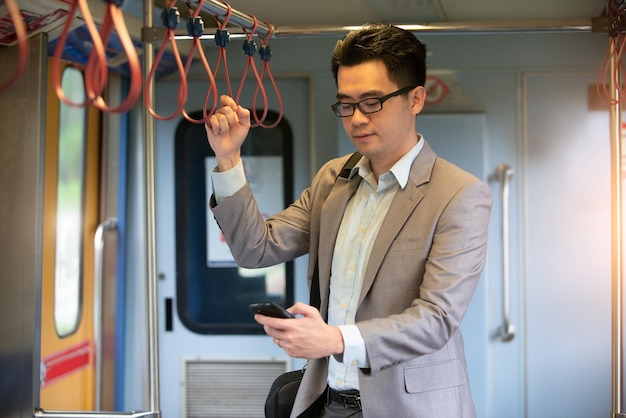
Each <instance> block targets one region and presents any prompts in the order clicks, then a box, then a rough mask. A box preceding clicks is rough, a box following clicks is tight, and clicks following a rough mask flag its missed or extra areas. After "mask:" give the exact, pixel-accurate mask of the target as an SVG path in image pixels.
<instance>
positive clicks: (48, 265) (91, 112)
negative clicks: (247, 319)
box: [40, 67, 116, 411]
mask: <svg viewBox="0 0 626 418" xmlns="http://www.w3.org/2000/svg"><path fill="white" fill-rule="evenodd" d="M48 73H49V74H50V71H48ZM61 87H62V89H63V92H64V94H65V96H66V97H67V98H68V99H69V100H70V101H72V102H73V103H82V102H84V101H85V97H84V96H85V92H84V81H83V74H82V72H81V71H79V70H77V69H75V68H73V67H65V68H63V70H62V76H61ZM101 120H102V115H101V114H100V112H99V111H97V109H95V108H94V107H87V108H85V107H78V106H68V105H66V104H64V103H62V102H61V101H60V100H59V99H58V98H57V94H56V92H55V91H54V87H53V82H52V80H51V79H50V77H49V80H48V94H47V114H46V141H45V142H46V146H45V148H46V150H45V181H44V221H43V222H44V232H43V254H42V260H43V261H42V264H43V271H42V301H41V387H40V406H41V408H43V409H44V410H66V411H93V410H114V409H115V405H114V396H113V393H114V392H113V389H114V371H115V367H114V351H113V347H114V341H115V338H114V332H115V325H114V321H115V315H114V312H115V303H114V302H115V299H111V297H112V295H113V298H114V295H115V290H114V289H115V283H116V277H115V267H114V266H115V258H114V255H115V251H111V250H110V248H109V251H107V252H106V257H104V254H105V253H104V250H105V248H106V247H105V246H104V238H105V236H107V235H111V234H109V233H108V232H107V231H108V230H110V229H113V227H114V226H115V221H114V220H111V219H109V220H108V221H107V222H104V223H101V221H100V218H101V216H103V215H105V216H106V215H107V212H108V211H109V209H108V208H107V207H106V206H105V203H106V202H107V199H105V198H103V193H102V190H103V185H104V186H106V184H107V181H106V180H107V176H103V175H101V173H102V172H105V173H106V170H101V168H104V167H106V166H107V164H109V165H110V161H108V162H107V160H105V159H103V148H102V147H101V138H102V136H101ZM105 162H106V163H105ZM107 238H108V237H107ZM108 239H110V238H108ZM111 245H113V246H115V243H114V242H113V243H109V244H108V247H110V246H111ZM104 266H108V267H107V269H103V267H104ZM111 266H112V267H111ZM102 272H109V273H105V274H104V275H103V273H102ZM110 272H112V273H110ZM112 302H113V303H112Z"/></svg>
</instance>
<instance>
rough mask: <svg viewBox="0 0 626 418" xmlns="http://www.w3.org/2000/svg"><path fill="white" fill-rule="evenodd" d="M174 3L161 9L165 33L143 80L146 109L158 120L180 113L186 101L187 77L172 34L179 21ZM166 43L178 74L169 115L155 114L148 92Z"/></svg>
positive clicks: (173, 116)
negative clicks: (176, 95) (174, 105)
mask: <svg viewBox="0 0 626 418" xmlns="http://www.w3.org/2000/svg"><path fill="white" fill-rule="evenodd" d="M175 4H176V0H172V1H170V3H169V5H168V7H167V8H165V9H164V10H163V13H162V14H161V18H162V20H163V25H164V26H165V27H166V31H165V35H164V36H163V41H162V42H161V46H160V47H159V50H158V51H157V54H156V56H155V58H154V62H153V63H152V68H150V72H149V73H148V76H147V77H146V82H145V87H144V102H145V105H146V108H147V109H148V112H150V114H151V115H152V116H154V117H155V118H156V119H159V120H171V119H174V118H175V117H176V116H178V115H180V114H181V112H182V111H183V108H184V107H185V103H186V102H187V94H188V89H187V77H186V76H185V68H184V66H183V62H182V59H181V58H180V54H179V53H178V48H177V46H176V39H175V36H174V35H175V34H174V29H175V28H176V26H177V25H178V23H179V21H180V13H179V12H178V9H177V8H176V7H174V5H175ZM168 43H169V44H170V45H171V47H172V53H173V54H174V61H176V66H177V67H178V73H179V75H180V82H179V84H178V107H177V108H176V109H175V110H174V112H172V113H171V114H170V115H168V116H161V115H159V114H157V113H156V111H155V110H154V108H153V106H152V103H151V100H150V94H151V90H152V89H151V85H152V80H153V79H154V76H155V74H156V70H157V68H158V66H159V64H160V63H161V59H162V58H163V54H164V53H165V48H166V47H167V45H168Z"/></svg>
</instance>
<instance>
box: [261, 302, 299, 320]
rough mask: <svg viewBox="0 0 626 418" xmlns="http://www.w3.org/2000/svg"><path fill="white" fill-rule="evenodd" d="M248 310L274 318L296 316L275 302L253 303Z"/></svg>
mask: <svg viewBox="0 0 626 418" xmlns="http://www.w3.org/2000/svg"><path fill="white" fill-rule="evenodd" d="M249 308H250V310H251V311H252V312H254V313H258V314H261V315H265V316H272V317H274V318H295V317H296V316H295V315H293V314H290V313H289V312H287V310H286V309H285V308H283V307H282V306H280V305H279V304H278V303H276V302H263V303H253V304H252V305H250V306H249Z"/></svg>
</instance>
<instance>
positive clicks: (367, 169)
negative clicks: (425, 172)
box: [348, 134, 424, 189]
mask: <svg viewBox="0 0 626 418" xmlns="http://www.w3.org/2000/svg"><path fill="white" fill-rule="evenodd" d="M417 136H418V141H417V144H415V145H414V146H413V148H411V149H410V150H409V151H408V152H407V153H406V154H404V155H403V156H402V157H401V158H400V159H399V160H398V161H397V162H396V163H395V164H394V165H393V167H391V169H390V170H389V171H390V172H391V173H393V175H394V177H395V178H396V181H397V182H398V184H399V185H400V187H402V188H403V189H404V188H405V187H406V184H407V183H408V182H409V174H410V173H411V166H412V165H413V161H415V159H416V158H417V156H418V154H419V153H420V151H421V150H422V148H424V137H423V136H422V135H421V134H417ZM371 172H372V166H371V165H370V161H369V158H367V157H364V158H361V159H360V160H359V162H358V163H356V165H355V166H354V168H352V171H350V175H349V176H348V178H352V177H353V176H354V175H355V174H356V173H359V175H360V176H361V177H363V178H365V177H367V175H368V174H370V173H371Z"/></svg>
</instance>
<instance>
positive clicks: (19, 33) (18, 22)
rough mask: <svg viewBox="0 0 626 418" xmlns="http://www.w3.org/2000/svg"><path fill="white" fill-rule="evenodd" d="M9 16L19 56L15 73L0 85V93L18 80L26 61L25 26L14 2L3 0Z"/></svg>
mask: <svg viewBox="0 0 626 418" xmlns="http://www.w3.org/2000/svg"><path fill="white" fill-rule="evenodd" d="M5 3H6V5H7V9H8V11H9V15H10V16H11V20H12V21H13V28H14V29H15V36H16V38H17V42H18V45H19V55H18V59H17V65H16V66H15V71H13V74H12V75H11V77H9V79H8V80H7V81H5V82H4V83H3V84H1V85H0V93H2V92H3V91H5V90H7V89H8V88H9V87H11V86H13V84H15V82H16V81H17V79H18V78H20V76H21V75H22V73H23V72H24V69H25V68H26V63H27V61H28V36H27V34H26V25H25V24H24V20H23V19H22V13H21V12H20V8H19V6H18V5H17V3H16V2H15V0H5Z"/></svg>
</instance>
